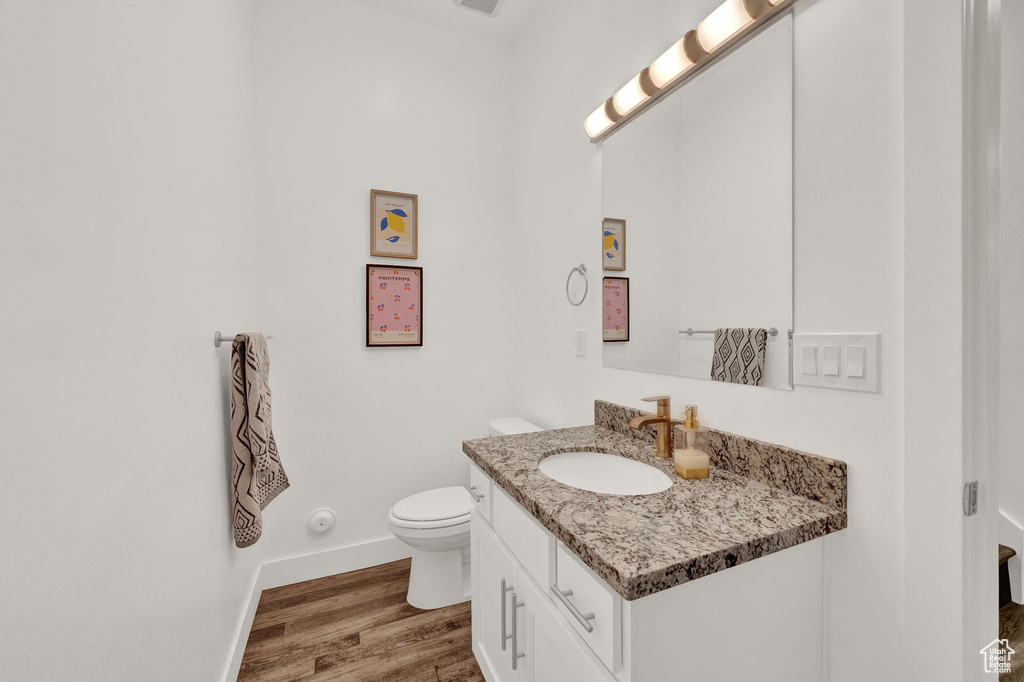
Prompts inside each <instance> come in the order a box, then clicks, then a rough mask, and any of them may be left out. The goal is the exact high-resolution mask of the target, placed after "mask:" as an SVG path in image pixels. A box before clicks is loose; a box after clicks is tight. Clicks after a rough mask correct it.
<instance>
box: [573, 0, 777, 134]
mask: <svg viewBox="0 0 1024 682" xmlns="http://www.w3.org/2000/svg"><path fill="white" fill-rule="evenodd" d="M796 1H797V0H725V2H723V3H722V4H721V5H719V7H718V9H716V10H715V11H713V12H712V13H711V14H709V15H708V16H706V17H705V18H704V20H703V21H701V22H700V23H699V24H698V25H697V28H696V29H695V30H692V31H689V32H688V33H687V34H686V35H684V36H683V37H682V38H680V39H679V41H678V42H676V44H675V45H673V46H672V47H670V48H668V49H667V50H665V52H664V53H663V54H662V55H661V56H660V57H658V58H657V59H655V60H654V61H653V62H652V63H651V65H650V66H648V67H647V68H645V69H644V70H643V71H641V72H640V73H638V74H637V75H636V76H634V77H633V78H632V79H631V80H630V81H629V82H628V83H626V84H625V85H623V86H622V87H621V88H619V90H618V91H617V92H616V93H615V94H614V95H612V96H611V97H609V98H608V99H607V100H605V102H604V103H603V104H602V105H601V106H599V107H598V108H597V109H595V110H594V112H593V113H592V114H590V116H587V118H586V119H585V120H584V121H583V129H584V130H585V131H586V132H587V135H588V136H589V137H590V141H591V142H600V141H601V140H603V139H604V138H606V137H608V136H609V135H611V134H612V133H613V132H615V131H616V130H617V129H618V128H619V127H620V126H622V125H624V124H625V123H626V122H627V121H629V120H631V119H633V118H634V117H635V116H636V115H637V114H639V113H640V112H641V111H643V110H644V109H646V108H647V107H649V106H650V105H651V104H653V103H654V102H655V101H657V100H658V99H659V98H660V97H663V96H665V95H666V94H668V93H669V92H671V91H672V90H674V89H676V88H677V87H679V86H680V85H682V84H683V83H685V82H686V81H688V80H689V79H690V78H692V77H693V76H694V75H696V74H697V73H698V72H699V71H701V70H702V69H704V68H705V67H707V65H708V64H711V63H712V62H714V61H715V60H716V59H719V58H721V57H722V56H723V55H725V54H728V53H729V52H730V51H731V50H733V49H735V48H736V47H737V46H738V45H740V44H742V43H743V42H744V41H745V40H746V39H747V38H749V37H750V36H752V35H754V33H756V32H757V31H758V30H760V29H761V28H763V27H764V26H767V25H768V23H769V22H770V21H771V19H772V18H773V17H776V16H778V15H779V14H781V13H782V11H783V10H785V9H786V8H787V7H789V6H790V5H792V4H794V3H795V2H796Z"/></svg>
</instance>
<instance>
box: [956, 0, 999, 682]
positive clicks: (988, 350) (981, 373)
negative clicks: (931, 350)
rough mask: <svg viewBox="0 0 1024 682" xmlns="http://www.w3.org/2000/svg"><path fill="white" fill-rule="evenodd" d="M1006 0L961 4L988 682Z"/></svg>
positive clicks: (971, 629) (970, 453)
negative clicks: (1002, 21) (1003, 11)
mask: <svg viewBox="0 0 1024 682" xmlns="http://www.w3.org/2000/svg"><path fill="white" fill-rule="evenodd" d="M1000 9H1001V0H964V24H963V25H964V35H963V65H964V69H963V79H964V80H963V93H964V98H963V102H964V111H963V114H964V138H963V139H964V175H963V178H964V188H963V189H964V193H963V196H964V216H963V218H964V220H963V225H964V228H963V229H964V235H963V238H964V242H963V246H964V251H963V252H964V269H963V273H964V275H963V276H964V282H963V284H964V300H963V321H964V330H963V333H964V338H963V340H964V358H963V359H964V406H963V407H964V415H965V420H964V421H965V423H964V431H963V439H964V442H963V452H964V457H963V474H964V483H965V484H966V483H967V482H970V481H978V492H979V495H978V511H977V514H976V515H974V516H967V515H966V514H965V515H964V516H963V535H962V537H963V553H962V560H963V579H964V585H963V590H962V592H961V594H962V595H963V600H964V603H963V613H964V624H965V627H964V629H963V633H964V642H963V646H964V650H965V654H964V659H963V661H964V670H963V679H964V680H971V681H972V682H973V681H976V680H982V679H988V678H989V677H992V678H995V677H996V676H995V675H992V676H989V675H986V674H985V673H984V672H983V671H982V666H981V664H980V650H981V648H982V647H984V646H985V645H987V644H988V643H989V642H991V641H992V640H993V639H995V638H996V637H998V618H997V617H995V614H996V613H997V612H998V592H999V588H998V577H997V571H996V562H995V557H996V544H997V542H998V524H999V485H998V480H999V409H998V407H999V132H1000V123H999V106H1000V61H1001V54H1000V45H1001V44H1000V38H1001V35H1000V28H1001V26H1000Z"/></svg>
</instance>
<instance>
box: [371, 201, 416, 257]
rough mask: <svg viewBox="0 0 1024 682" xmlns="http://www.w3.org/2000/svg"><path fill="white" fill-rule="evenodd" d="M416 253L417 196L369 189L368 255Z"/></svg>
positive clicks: (399, 255)
mask: <svg viewBox="0 0 1024 682" xmlns="http://www.w3.org/2000/svg"><path fill="white" fill-rule="evenodd" d="M418 253H419V198H418V197H417V196H416V195H415V194H403V193H401V192H385V191H384V190H380V189H371V190H370V255H371V256H384V257H386V258H416V257H417V256H418Z"/></svg>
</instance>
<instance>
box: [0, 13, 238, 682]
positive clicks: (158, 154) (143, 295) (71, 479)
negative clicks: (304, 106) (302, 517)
mask: <svg viewBox="0 0 1024 682" xmlns="http://www.w3.org/2000/svg"><path fill="white" fill-rule="evenodd" d="M251 18H252V17H251V10H250V8H249V5H248V3H247V2H244V1H243V0H237V1H229V0H224V1H221V2H209V1H207V0H177V1H175V2H169V1H164V2H145V3H126V2H115V1H109V0H96V1H94V2H89V3H78V2H45V3H42V2H35V1H34V0H8V1H6V2H3V3H2V4H0V92H3V105H2V107H0V230H2V240H3V241H2V243H3V246H2V248H0V320H2V323H0V325H2V333H0V358H3V360H2V362H0V386H2V390H0V443H2V445H0V448H2V452H3V456H2V460H3V471H4V486H3V493H2V494H0V517H2V519H3V522H2V524H0V525H2V528H3V531H2V539H3V550H2V553H3V559H2V561H0V612H2V614H3V615H2V617H0V660H2V669H3V672H2V673H0V676H2V677H4V678H5V679H11V680H41V679H49V680H57V679H77V680H169V681H177V680H212V679H217V678H218V677H219V676H220V675H221V670H222V668H223V666H224V660H225V656H226V653H227V652H228V651H229V647H230V645H231V643H232V642H233V637H234V629H235V627H236V625H237V622H238V618H239V612H240V610H241V608H242V607H243V604H244V602H245V599H246V598H247V596H248V591H249V588H250V582H251V579H252V575H253V571H252V570H251V569H250V566H251V563H250V562H249V561H247V559H246V557H244V556H242V555H237V554H235V553H234V552H233V551H232V550H231V547H232V537H231V530H230V525H229V523H230V514H229V506H228V495H227V491H228V480H229V475H228V472H229V460H228V454H227V453H228V451H227V441H226V438H227V436H226V433H227V431H226V419H227V416H226V391H225V386H226V377H227V367H226V359H227V352H228V349H227V348H221V349H220V350H215V349H214V347H213V344H212V335H213V332H214V330H216V329H221V330H223V331H233V330H235V329H240V328H243V327H245V326H248V325H250V324H251V323H252V322H253V308H254V306H253V300H254V299H253V296H252V294H251V291H250V289H251V287H252V285H253V282H254V272H253V270H252V261H253V255H254V249H253V234H252V216H253V209H252V206H253V172H252V137H251V136H252V131H253V127H252V103H251V98H252V78H251V70H252V64H251Z"/></svg>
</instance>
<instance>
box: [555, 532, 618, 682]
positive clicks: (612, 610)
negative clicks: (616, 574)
mask: <svg viewBox="0 0 1024 682" xmlns="http://www.w3.org/2000/svg"><path fill="white" fill-rule="evenodd" d="M555 575H556V578H555V581H554V586H552V588H554V587H557V588H558V590H559V591H560V592H561V594H562V598H561V599H560V598H559V597H558V595H557V594H555V592H554V589H551V590H550V592H549V595H550V597H551V599H552V601H554V603H555V606H556V607H557V608H558V611H559V613H561V614H562V615H563V616H564V617H565V619H566V620H567V621H568V622H569V624H570V625H571V626H572V627H573V629H574V630H576V632H577V633H578V634H579V635H580V637H582V638H583V641H585V642H586V643H587V644H588V645H590V648H591V649H592V650H593V651H594V653H595V654H597V657H598V658H600V659H601V661H602V662H603V663H604V664H605V665H606V666H607V667H608V668H609V669H610V670H611V671H612V672H618V670H619V669H620V667H621V665H622V600H621V598H620V597H619V595H618V594H616V593H615V591H614V590H612V588H611V587H609V586H608V584H607V583H606V582H605V581H604V580H602V579H601V578H600V577H599V576H598V575H597V574H596V573H594V571H593V570H591V568H590V567H589V566H587V565H586V564H584V563H583V562H582V561H580V559H579V558H578V557H577V556H576V555H575V554H573V553H572V552H571V551H569V549H567V548H566V547H565V546H564V545H563V544H562V543H558V547H557V549H556V552H555ZM550 585H551V584H550V583H549V586H550ZM570 590H571V591H572V594H566V593H567V592H568V591H570ZM563 599H564V601H563ZM565 602H568V603H569V604H571V605H572V607H573V608H570V607H569V606H567V605H566V603H565ZM574 609H575V611H576V613H575V614H574V613H573V610H574ZM590 614H593V618H585V619H584V618H581V616H589V615H590ZM584 623H587V624H589V625H590V626H591V628H592V631H590V632H588V631H587V628H586V625H584Z"/></svg>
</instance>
